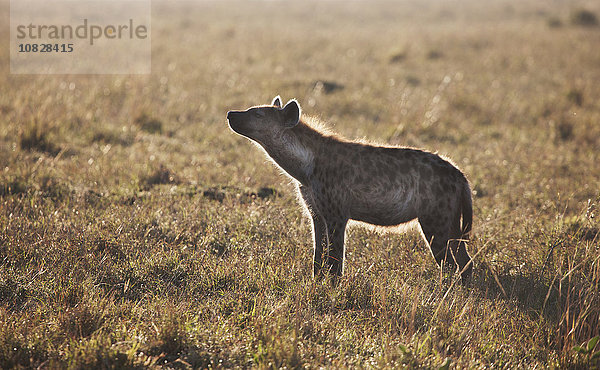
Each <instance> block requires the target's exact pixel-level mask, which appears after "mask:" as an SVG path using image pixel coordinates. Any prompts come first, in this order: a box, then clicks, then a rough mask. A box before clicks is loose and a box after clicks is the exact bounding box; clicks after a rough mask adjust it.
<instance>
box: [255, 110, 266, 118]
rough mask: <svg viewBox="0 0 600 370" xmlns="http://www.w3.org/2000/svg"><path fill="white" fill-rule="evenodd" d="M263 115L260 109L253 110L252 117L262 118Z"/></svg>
mask: <svg viewBox="0 0 600 370" xmlns="http://www.w3.org/2000/svg"><path fill="white" fill-rule="evenodd" d="M264 116H265V114H264V113H263V112H261V111H258V110H257V111H256V112H254V117H256V118H262V117H264Z"/></svg>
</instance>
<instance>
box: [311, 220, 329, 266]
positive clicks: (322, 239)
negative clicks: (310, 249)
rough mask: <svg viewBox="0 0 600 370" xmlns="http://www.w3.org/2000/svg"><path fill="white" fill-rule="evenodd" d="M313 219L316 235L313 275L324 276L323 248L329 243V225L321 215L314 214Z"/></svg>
mask: <svg viewBox="0 0 600 370" xmlns="http://www.w3.org/2000/svg"><path fill="white" fill-rule="evenodd" d="M312 220H313V233H314V235H313V237H314V245H315V251H314V261H313V276H314V277H316V278H320V277H323V275H324V270H323V267H324V266H323V248H324V247H325V246H327V245H328V241H327V225H325V221H324V220H323V217H321V215H318V214H315V213H314V212H313V214H312Z"/></svg>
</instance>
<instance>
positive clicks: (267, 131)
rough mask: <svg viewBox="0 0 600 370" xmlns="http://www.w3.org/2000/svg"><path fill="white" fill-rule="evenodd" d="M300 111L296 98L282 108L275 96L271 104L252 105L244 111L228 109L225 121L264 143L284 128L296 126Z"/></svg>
mask: <svg viewBox="0 0 600 370" xmlns="http://www.w3.org/2000/svg"><path fill="white" fill-rule="evenodd" d="M300 113H301V110H300V105H299V104H298V102H297V101H296V100H290V101H289V102H288V103H287V104H286V105H285V107H283V108H282V107H281V98H280V97H279V96H277V97H275V99H273V102H272V103H271V105H262V106H258V107H252V108H249V109H246V110H245V111H229V112H227V121H229V127H231V129H232V130H233V131H235V132H236V133H238V134H240V135H242V136H245V137H247V138H249V139H252V140H254V141H256V142H258V143H265V142H268V141H269V139H270V138H273V137H277V136H279V135H280V134H281V133H282V132H283V131H284V130H286V129H290V128H292V127H294V126H296V125H297V124H298V122H300Z"/></svg>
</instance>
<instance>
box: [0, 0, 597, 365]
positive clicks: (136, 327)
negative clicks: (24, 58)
mask: <svg viewBox="0 0 600 370" xmlns="http://www.w3.org/2000/svg"><path fill="white" fill-rule="evenodd" d="M8 5H9V4H8V2H7V1H4V2H2V9H1V13H0V16H1V18H0V19H2V27H1V28H0V33H1V35H0V60H2V63H0V351H3V352H0V367H12V366H25V367H29V366H40V365H43V366H52V365H53V364H54V365H56V366H59V367H63V366H71V367H75V368H86V367H89V366H100V367H102V366H104V365H105V364H113V365H114V366H159V365H161V366H167V367H169V366H170V367H207V366H209V365H210V366H215V367H216V366H227V367H229V366H242V367H255V366H256V367H280V366H287V367H303V366H308V367H313V366H314V367H318V366H331V367H353V366H361V367H362V366H366V367H368V366H375V367H395V366H400V365H401V364H404V365H407V366H414V367H418V366H424V367H434V366H441V365H443V364H446V361H449V362H448V364H450V363H452V364H454V365H453V366H457V367H469V368H471V367H479V366H493V365H494V364H499V365H500V366H509V367H529V366H553V365H555V366H567V367H568V366H591V365H590V364H593V360H592V354H593V351H594V348H593V347H590V348H591V349H590V350H589V354H588V353H587V352H586V353H583V352H578V351H576V350H573V346H574V345H576V344H577V345H578V344H582V343H588V341H589V340H590V339H592V338H593V337H594V336H597V335H598V334H599V332H598V327H599V325H598V323H599V315H600V310H599V307H600V302H599V299H600V298H599V297H600V294H599V286H600V285H599V284H600V283H599V281H600V268H599V266H600V262H599V256H600V252H599V243H598V239H599V236H598V233H599V231H598V230H599V229H600V225H599V224H598V218H597V212H598V202H599V200H600V199H599V197H600V190H599V186H598V183H599V180H600V166H598V149H599V148H600V104H599V103H598V102H599V101H600V85H599V84H598V81H600V48H598V45H600V25H599V22H600V21H599V19H598V17H599V16H600V3H598V2H596V1H566V0H565V1H558V0H557V1H545V2H539V1H534V0H531V1H513V0H506V1H505V0H501V1H486V2H481V1H474V0H473V1H435V0H427V1H368V2H367V1H303V2H291V1H222V2H220V1H197V2H196V1H153V2H152V73H151V74H149V75H137V76H136V75H11V74H10V70H9V55H10V53H9V46H8V41H7V40H8V33H9V27H8V24H9V11H8ZM276 95H281V97H282V99H283V100H284V101H287V100H288V99H291V98H296V99H297V100H298V101H299V103H300V104H301V106H302V108H303V113H304V114H306V115H311V116H315V117H318V118H319V119H321V120H322V121H324V122H326V123H327V124H328V125H329V126H330V127H331V128H332V129H333V130H334V131H336V132H339V133H340V134H342V135H343V136H346V137H348V138H361V139H367V140H371V141H374V142H377V143H381V144H390V145H408V146H414V147H418V148H424V149H428V150H431V151H434V152H438V153H440V154H443V155H446V156H448V157H449V158H451V159H452V160H453V161H454V162H455V163H456V164H457V165H458V167H459V168H461V169H462V170H463V171H464V172H465V173H466V175H467V178H468V179H469V180H470V182H471V185H472V188H473V197H474V209H475V221H474V237H473V241H472V242H471V245H470V250H471V252H472V255H475V256H476V257H475V261H476V262H475V267H476V271H477V272H476V274H475V281H474V284H473V288H472V289H470V290H469V289H463V288H459V287H457V286H456V285H454V284H451V283H447V282H446V283H444V282H442V283H440V281H441V280H440V276H439V271H438V270H437V268H436V266H435V264H434V261H433V259H432V258H431V256H430V255H429V252H428V250H427V249H426V246H425V245H424V244H423V243H422V242H421V240H420V237H419V235H418V233H416V232H409V233H408V234H403V235H395V234H381V233H376V232H373V231H369V230H364V229H360V228H354V229H352V230H350V231H349V232H348V235H347V240H348V242H347V252H346V256H347V261H348V262H347V264H346V272H347V279H346V280H345V281H344V282H342V284H341V287H340V288H338V289H333V288H331V287H330V286H328V285H327V284H325V285H323V284H319V283H315V282H313V281H312V280H311V271H312V267H311V253H312V251H311V248H312V247H311V244H312V243H311V234H310V223H309V222H308V220H307V219H305V218H304V216H303V213H302V210H301V209H300V208H299V207H298V206H297V203H296V199H295V198H296V195H295V190H294V186H293V184H292V183H291V182H290V180H289V179H288V178H286V177H285V176H283V175H281V174H280V173H279V172H278V170H277V169H276V168H275V167H274V166H273V165H271V164H270V163H269V162H268V161H266V159H265V157H264V155H263V153H261V152H260V151H259V150H257V149H256V147H255V146H253V145H251V144H250V143H249V142H248V141H247V140H245V139H243V138H241V137H239V136H237V135H235V134H233V133H232V132H231V131H230V130H229V128H228V127H227V122H226V119H225V116H226V112H227V111H228V110H230V109H245V108H247V107H249V106H252V105H258V104H267V103H269V102H271V100H272V98H273V97H274V96H276ZM49 328H50V329H49ZM594 345H595V344H594ZM584 347H585V346H584ZM584 347H582V348H584ZM587 348H588V347H585V349H586V351H587Z"/></svg>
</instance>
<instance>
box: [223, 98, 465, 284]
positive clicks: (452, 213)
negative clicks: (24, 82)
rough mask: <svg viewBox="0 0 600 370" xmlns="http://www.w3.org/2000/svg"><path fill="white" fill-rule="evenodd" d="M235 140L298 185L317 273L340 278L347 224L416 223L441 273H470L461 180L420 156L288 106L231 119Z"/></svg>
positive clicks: (277, 102)
mask: <svg viewBox="0 0 600 370" xmlns="http://www.w3.org/2000/svg"><path fill="white" fill-rule="evenodd" d="M227 120H228V122H229V126H230V127H231V129H232V130H233V131H235V132H236V133H238V134H240V135H242V136H244V137H246V138H249V139H251V140H253V141H255V142H256V143H258V144H259V145H260V146H261V147H262V148H263V149H264V150H265V151H266V152H267V154H268V156H269V157H270V158H271V159H272V160H273V161H274V162H275V163H276V164H277V165H278V166H279V167H280V168H281V169H282V170H283V171H284V172H285V173H287V174H288V175H289V176H290V177H292V178H293V179H295V180H296V184H297V186H298V190H299V194H300V196H301V199H302V200H303V201H304V204H305V205H306V207H307V208H308V210H309V212H310V215H311V217H312V221H313V237H314V247H315V248H314V274H315V276H322V275H323V274H324V272H326V271H329V272H331V273H333V274H334V275H335V276H340V275H342V272H343V266H344V238H345V231H346V225H347V224H348V221H349V220H356V221H362V222H366V223H369V224H373V225H380V226H394V225H400V224H403V223H406V222H409V221H411V220H414V219H417V220H418V222H419V225H420V227H421V231H422V234H423V237H424V238H425V240H426V242H427V244H428V245H429V247H430V249H431V252H432V254H433V256H434V258H435V260H436V262H437V263H438V265H439V266H440V267H444V266H447V267H449V268H450V269H451V270H452V271H455V270H456V269H457V268H458V270H459V271H460V273H461V277H462V280H463V282H464V281H466V280H467V279H468V278H469V277H470V276H471V273H472V269H473V267H472V261H471V257H470V256H469V254H468V253H467V249H466V242H467V240H468V238H469V234H470V231H471V224H472V217H473V210H472V199H471V189H470V186H469V183H468V181H467V179H466V177H465V176H464V174H463V173H462V172H461V171H460V170H459V169H458V168H457V167H455V166H454V165H453V164H451V163H450V162H449V161H447V160H445V159H443V158H441V157H440V156H438V155H436V154H434V153H430V152H427V151H423V150H417V149H413V148H403V147H385V146H375V145H368V144H364V143H360V142H356V141H348V140H345V139H342V138H340V137H338V136H335V135H333V134H330V133H327V132H325V131H323V130H320V129H318V128H316V127H314V126H315V125H314V124H312V123H311V122H312V121H311V119H310V118H306V119H305V118H304V117H303V118H301V109H300V105H299V104H298V103H297V102H296V101H295V100H290V101H289V102H288V103H287V104H286V105H285V106H284V107H282V104H281V99H280V98H279V97H276V98H275V99H274V100H273V102H272V103H271V104H270V105H262V106H256V107H251V108H249V109H247V110H245V111H230V112H228V113H227Z"/></svg>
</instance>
